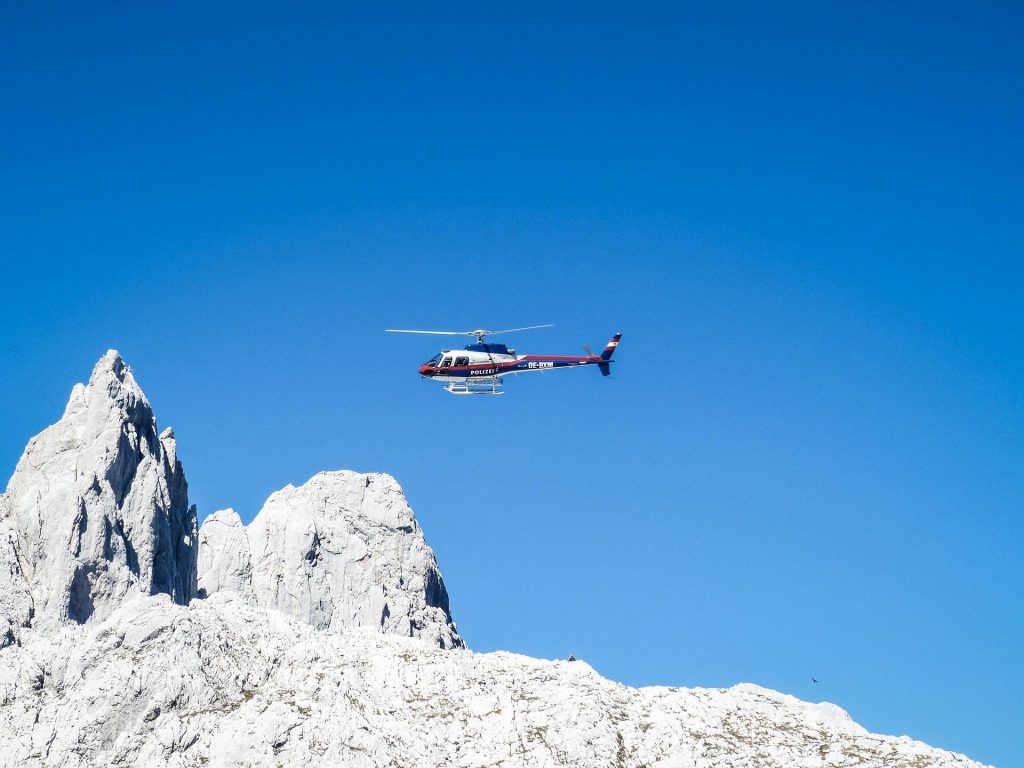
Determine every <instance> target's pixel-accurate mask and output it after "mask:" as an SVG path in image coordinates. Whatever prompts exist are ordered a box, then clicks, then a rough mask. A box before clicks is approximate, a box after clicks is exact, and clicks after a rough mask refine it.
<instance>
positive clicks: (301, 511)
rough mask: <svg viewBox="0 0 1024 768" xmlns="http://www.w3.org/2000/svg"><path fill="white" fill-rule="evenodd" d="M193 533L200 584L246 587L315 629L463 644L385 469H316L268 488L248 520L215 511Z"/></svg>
mask: <svg viewBox="0 0 1024 768" xmlns="http://www.w3.org/2000/svg"><path fill="white" fill-rule="evenodd" d="M199 536H200V542H201V545H200V562H199V572H200V576H199V588H200V591H201V594H204V595H212V594H214V593H215V592H220V591H231V592H238V593H240V594H242V595H251V596H252V597H253V598H254V600H255V602H256V603H257V604H258V605H261V606H264V607H266V608H275V609H277V610H279V611H282V612H283V613H286V614H288V615H289V616H292V617H294V618H296V619H299V620H300V621H304V622H306V623H307V624H311V625H312V626H314V627H315V628H317V629H325V630H326V629H338V628H341V627H379V629H380V631H382V632H387V633H390V634H398V635H407V636H409V637H418V638H420V639H423V640H426V641H428V642H430V643H431V644H433V645H436V646H438V647H440V648H457V647H460V646H461V645H462V640H461V639H460V638H459V635H458V632H457V631H456V629H455V625H454V623H453V622H452V618H451V613H450V609H449V605H448V593H447V591H446V590H445V587H444V581H443V579H442V578H441V573H440V571H438V568H437V561H436V560H435V558H434V553H433V551H431V549H430V547H428V546H427V544H426V542H425V541H424V539H423V533H422V532H421V531H420V528H419V525H418V524H417V523H416V519H415V517H413V514H412V510H411V509H410V508H409V505H408V503H407V502H406V500H405V495H404V494H403V493H402V489H401V487H399V485H398V483H397V482H395V480H394V478H392V477H390V476H389V475H381V474H368V475H361V474H358V473H355V472H321V473H320V474H318V475H316V476H314V477H313V478H312V479H311V480H309V481H308V482H307V483H305V484H304V485H302V486H300V487H298V488H295V487H293V486H288V487H287V488H284V489H283V490H280V491H278V492H277V493H275V494H273V495H272V496H271V497H270V498H269V499H267V502H266V504H264V505H263V509H262V510H260V513H259V514H258V515H256V518H255V519H254V520H253V521H252V523H250V524H249V525H248V526H243V525H242V524H241V521H240V520H239V519H238V516H237V515H235V514H234V513H233V512H230V511H228V512H216V513H214V514H213V515H211V516H210V517H209V518H207V520H206V521H205V522H204V523H203V527H202V529H201V530H200V534H199Z"/></svg>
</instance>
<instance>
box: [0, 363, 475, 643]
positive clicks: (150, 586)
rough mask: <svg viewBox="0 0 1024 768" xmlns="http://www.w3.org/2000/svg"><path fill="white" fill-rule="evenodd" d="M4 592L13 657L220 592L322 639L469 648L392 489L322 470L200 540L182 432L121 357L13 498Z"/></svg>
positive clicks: (80, 390) (23, 463) (1, 608)
mask: <svg viewBox="0 0 1024 768" xmlns="http://www.w3.org/2000/svg"><path fill="white" fill-rule="evenodd" d="M0 581H2V582H3V583H0V645H2V644H4V643H10V642H13V641H14V638H15V636H16V635H17V628H18V627H25V626H28V625H30V624H31V625H34V626H39V625H47V624H52V623H62V622H71V623H79V624H81V623H85V622H91V621H97V620H102V619H104V618H105V617H106V616H107V615H109V614H110V612H111V611H113V610H114V609H115V608H116V607H117V606H118V605H119V604H120V603H121V602H122V601H124V600H125V599H126V598H128V597H131V596H133V595H135V594H138V593H142V594H149V595H153V594H158V593H165V594H167V595H169V596H170V597H171V599H172V600H173V601H174V602H176V603H179V604H182V605H186V604H188V602H189V601H190V600H191V599H192V598H194V597H197V596H199V597H205V596H207V595H211V594H213V593H215V592H231V593H234V594H238V595H241V596H242V597H243V600H244V601H245V602H248V603H250V604H255V605H259V606H263V607H267V608H273V609H276V610H279V611H282V612H283V613H285V614H288V615H289V616H292V617H293V618H297V619H300V620H302V621H303V622H306V623H308V624H311V625H312V626H313V627H315V628H316V629H322V630H327V629H338V628H342V627H352V626H368V627H372V628H374V629H377V630H378V631H380V632H385V633H390V634H401V635H407V636H412V637H419V638H423V639H425V640H427V641H428V642H430V643H431V644H434V645H436V646H439V647H441V648H456V647H461V646H462V645H463V643H462V640H461V638H460V637H459V635H458V632H457V631H456V629H455V625H454V622H453V621H452V619H451V613H450V608H449V604H448V593H447V591H446V590H445V587H444V581H443V580H442V579H441V574H440V572H439V571H438V568H437V562H436V560H435V558H434V553H433V552H432V551H431V549H430V548H429V547H428V546H427V545H426V542H425V541H424V538H423V533H422V531H421V530H420V528H419V525H418V524H417V523H416V519H415V517H414V516H413V513H412V510H411V509H410V508H409V505H408V503H407V502H406V500H405V495H404V494H403V493H402V489H401V487H400V486H399V485H398V483H397V482H396V481H395V480H394V478H391V477H389V476H387V475H378V474H370V475H360V474H357V473H355V472H322V473H320V474H318V475H316V476H315V477H313V478H312V479H311V480H310V481H309V482H307V483H305V484H304V485H302V486H300V487H298V488H296V487H294V486H291V485H289V486H287V487H286V488H284V489H282V490H280V491H278V492H277V493H275V494H273V495H272V496H271V497H270V498H269V499H268V500H267V503H266V504H265V506H264V508H263V510H262V511H261V512H260V513H259V515H257V517H256V519H255V520H254V521H253V522H252V523H251V524H250V525H249V526H248V527H247V526H244V525H242V521H241V519H240V518H239V517H238V515H237V514H236V513H235V512H234V511H232V510H222V511H218V512H215V513H214V514H212V515H210V517H209V518H208V519H207V521H206V522H205V524H204V525H203V529H202V532H201V533H200V531H199V530H198V529H197V526H196V510H195V508H194V507H191V506H189V503H188V483H187V482H186V480H185V473H184V470H183V469H182V466H181V463H180V462H179V461H178V456H177V444H176V441H175V437H174V431H173V430H171V429H170V428H167V429H165V430H163V432H159V431H158V427H157V422H156V418H155V416H154V415H153V410H152V407H151V406H150V403H149V400H148V399H147V398H146V395H145V394H144V393H143V391H142V389H141V387H139V384H138V382H137V381H136V380H135V377H134V375H133V374H132V371H131V368H130V367H129V366H128V365H126V364H125V362H124V360H123V359H122V358H121V356H120V355H119V354H118V353H117V352H116V351H115V350H110V351H109V352H107V354H105V355H104V356H103V357H102V358H100V360H99V362H97V363H96V366H95V368H94V369H93V372H92V375H91V376H90V377H89V381H88V383H87V384H84V385H83V384H76V385H75V387H74V388H73V389H72V391H71V397H70V399H69V401H68V404H67V407H66V408H65V409H64V414H63V416H62V417H61V419H60V420H59V421H58V422H57V423H56V424H54V425H53V426H51V427H48V428H47V429H45V430H43V432H41V433H40V434H38V435H36V436H35V437H33V438H32V439H31V440H30V441H29V444H28V447H27V448H26V450H25V453H24V455H23V456H22V458H21V460H20V461H19V462H18V466H17V468H16V470H15V472H14V475H13V477H12V478H11V480H10V483H9V484H8V488H7V492H6V493H5V494H3V495H0ZM200 587H201V589H200ZM5 638H6V639H5Z"/></svg>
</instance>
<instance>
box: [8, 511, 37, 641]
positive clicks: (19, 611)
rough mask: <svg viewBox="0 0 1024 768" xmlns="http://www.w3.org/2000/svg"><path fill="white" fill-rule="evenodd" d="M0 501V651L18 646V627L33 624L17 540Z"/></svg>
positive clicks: (29, 595)
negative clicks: (0, 649)
mask: <svg viewBox="0 0 1024 768" xmlns="http://www.w3.org/2000/svg"><path fill="white" fill-rule="evenodd" d="M4 503H5V499H3V497H0V648H4V647H6V646H8V645H10V644H11V643H14V642H17V639H18V635H19V633H20V629H21V627H27V626H28V625H29V623H30V622H31V620H32V614H33V605H32V593H31V591H29V588H28V581H27V580H26V579H25V576H24V575H23V574H22V571H21V562H20V558H19V557H18V545H17V538H16V537H15V534H14V531H13V530H11V528H10V527H9V526H8V525H7V523H6V521H5V520H4V519H3V511H4V510H3V506H4Z"/></svg>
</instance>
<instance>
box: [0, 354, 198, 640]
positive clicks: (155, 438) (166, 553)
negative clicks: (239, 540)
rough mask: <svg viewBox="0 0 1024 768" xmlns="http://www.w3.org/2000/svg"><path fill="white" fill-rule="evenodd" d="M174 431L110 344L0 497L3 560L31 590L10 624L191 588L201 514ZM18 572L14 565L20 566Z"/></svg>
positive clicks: (81, 618)
mask: <svg viewBox="0 0 1024 768" xmlns="http://www.w3.org/2000/svg"><path fill="white" fill-rule="evenodd" d="M176 454H177V451H176V447H175V442H174V433H173V432H171V431H170V430H166V431H164V432H163V433H162V434H161V433H158V431H157V424H156V419H155V418H154V416H153V411H152V409H151V408H150V405H149V402H148V401H147V400H146V396H145V395H144V394H143V393H142V390H141V389H140V388H139V385H138V384H137V383H136V381H135V378H134V377H133V376H132V373H131V370H130V369H129V368H128V366H127V365H125V363H124V361H122V360H121V358H120V356H119V355H118V354H117V353H116V352H114V351H111V352H108V353H107V354H106V355H105V356H104V357H103V358H102V359H100V361H99V362H98V363H97V364H96V367H95V369H94V370H93V372H92V376H91V377H90V379H89V383H88V384H86V385H85V386H83V385H81V384H79V385H76V386H75V388H74V389H73V391H72V393H71V399H70V401H69V402H68V405H67V408H66V409H65V411H64V415H63V416H62V417H61V419H60V421H58V422H57V423H56V424H54V425H53V426H51V427H49V428H47V429H45V430H44V431H43V432H41V433H39V434H38V435H36V436H35V437H34V438H32V439H31V440H30V441H29V444H28V447H27V448H26V449H25V453H24V455H23V456H22V458H21V460H20V461H19V462H18V466H17V468H16V469H15V472H14V475H13V477H11V480H10V483H9V484H8V486H7V491H6V493H5V494H4V497H3V503H2V507H0V516H2V521H0V564H6V565H5V566H0V567H6V569H7V570H8V571H11V572H12V574H11V578H12V579H13V582H14V584H15V585H16V586H15V589H16V590H17V591H19V592H20V591H27V593H28V595H29V596H30V599H31V609H30V610H29V611H28V614H29V615H28V616H26V615H25V613H26V612H25V610H24V609H23V608H21V607H18V606H14V607H13V610H12V607H10V606H3V607H2V608H0V610H3V612H4V613H5V614H6V619H7V621H9V622H10V623H12V624H15V625H25V624H27V623H28V622H29V621H30V620H31V621H32V622H33V623H40V622H42V623H52V622H57V623H59V622H64V621H70V622H76V623H84V622H87V621H92V620H100V619H103V618H105V617H106V616H107V615H108V614H109V613H110V612H111V611H112V610H114V609H115V608H116V607H117V606H118V605H119V604H120V603H121V601H122V600H124V599H125V598H127V597H130V596H132V595H134V594H138V593H141V594H146V595H153V594H157V593H166V594H168V595H170V596H171V599H172V600H173V601H174V602H177V603H180V604H185V603H188V601H189V600H190V599H192V597H194V596H195V590H196V573H195V563H196V551H197V547H196V515H195V509H194V508H191V507H190V506H189V503H188V484H187V483H186V482H185V475H184V472H183V471H182V468H181V464H180V463H179V462H178V460H177V455H176ZM15 571H16V573H13V572H15Z"/></svg>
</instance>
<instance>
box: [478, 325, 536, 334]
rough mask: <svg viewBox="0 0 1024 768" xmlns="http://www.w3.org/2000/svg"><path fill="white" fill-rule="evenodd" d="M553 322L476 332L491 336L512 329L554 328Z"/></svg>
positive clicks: (508, 331)
mask: <svg viewBox="0 0 1024 768" xmlns="http://www.w3.org/2000/svg"><path fill="white" fill-rule="evenodd" d="M554 327H555V324H554V323H545V324H544V325H528V326H526V327H525V328H506V329H505V330H503V331H476V333H486V334H487V335H488V336H493V335H494V334H496V333H512V332H513V331H532V330H533V329H534V328H554Z"/></svg>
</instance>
